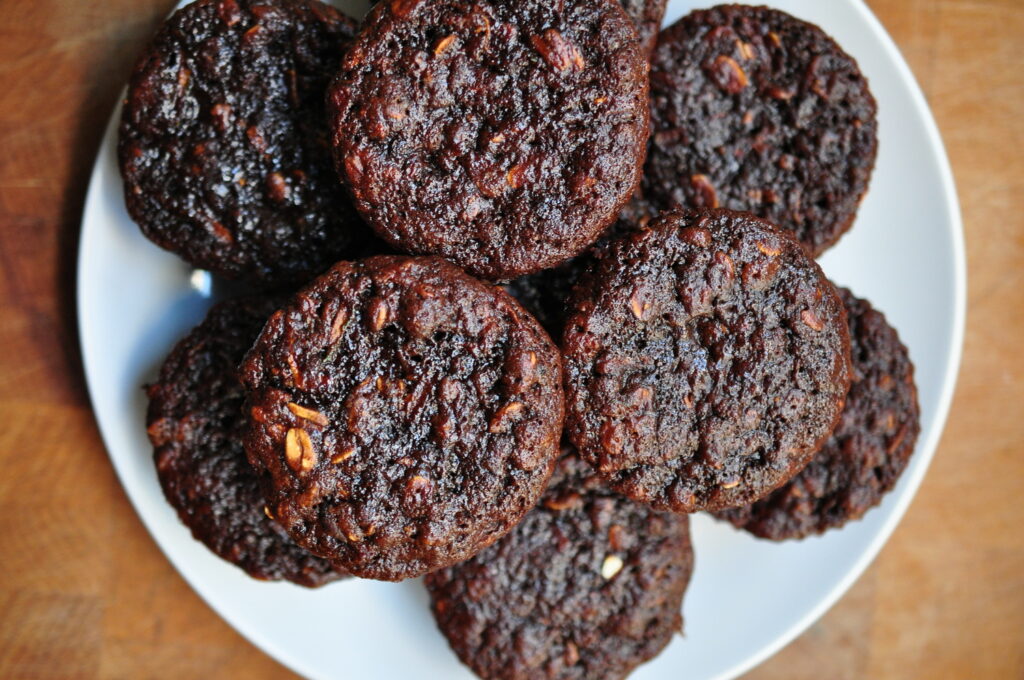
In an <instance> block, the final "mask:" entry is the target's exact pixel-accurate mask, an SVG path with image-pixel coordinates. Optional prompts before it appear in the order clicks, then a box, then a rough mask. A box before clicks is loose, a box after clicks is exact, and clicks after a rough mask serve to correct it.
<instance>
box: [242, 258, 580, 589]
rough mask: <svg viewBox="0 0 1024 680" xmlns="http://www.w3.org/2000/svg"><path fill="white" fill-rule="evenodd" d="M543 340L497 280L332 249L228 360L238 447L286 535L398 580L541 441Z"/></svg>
mask: <svg viewBox="0 0 1024 680" xmlns="http://www.w3.org/2000/svg"><path fill="white" fill-rule="evenodd" d="M560 370H561V364H560V360H559V356H558V351H557V348H556V347H555V346H554V344H553V343H552V341H551V339H550V338H549V337H548V336H547V334H546V333H544V331H543V329H542V328H541V327H540V325H539V324H538V323H537V322H536V320H535V319H533V318H532V317H531V316H530V315H529V314H527V313H526V311H525V310H524V309H523V308H522V307H521V306H520V305H519V304H518V303H517V302H516V301H515V300H513V299H512V298H511V297H510V296H508V295H507V294H506V293H505V292H504V291H502V290H501V289H499V288H498V287H496V286H493V285H490V284H486V283H483V282H481V281H478V280H476V279H473V278H472V277H470V276H468V275H466V274H465V273H463V272H462V271H461V270H459V269H458V268H457V267H455V266H454V265H452V264H450V263H448V262H446V261H444V260H442V259H441V258H435V257H420V258H413V257H394V256H382V257H373V258H369V259H367V260H363V261H360V262H341V263H338V264H337V265H335V266H334V267H333V268H332V269H331V270H329V271H328V272H327V273H326V274H324V275H323V276H321V277H320V278H318V279H316V280H315V281H314V282H313V283H311V284H310V285H309V286H307V287H306V288H305V289H304V290H303V291H301V292H300V293H299V294H298V295H297V296H296V297H294V298H293V299H292V300H291V301H290V302H289V303H288V304H287V305H286V306H285V307H284V309H283V310H282V311H280V312H279V313H277V314H275V315H274V316H273V317H271V319H270V321H269V322H268V324H267V326H266V328H265V329H264V331H263V333H262V334H261V335H260V337H259V339H258V340H257V341H256V343H255V345H254V346H253V349H252V350H251V351H250V352H249V354H248V356H247V357H246V359H245V362H244V363H243V364H242V368H241V371H242V376H243V381H244V382H245V384H246V386H247V388H248V390H249V402H248V403H249V406H250V408H251V411H250V416H251V426H250V428H249V431H248V433H247V434H246V440H245V445H246V449H247V451H248V453H249V459H250V461H251V462H252V463H253V465H254V466H256V467H257V468H258V469H259V470H260V471H261V473H262V474H264V475H265V481H266V487H265V488H266V489H267V493H268V497H269V499H270V504H271V508H272V509H274V514H275V516H276V517H277V519H278V521H279V522H280V523H281V524H282V525H283V526H284V527H285V528H286V529H287V530H288V531H289V533H290V534H291V536H292V537H293V538H294V539H295V541H296V542H298V543H299V544H300V545H302V546H303V547H306V548H307V549H309V550H311V551H312V552H314V553H315V554H318V555H321V556H323V557H326V558H330V559H331V560H332V561H337V562H338V563H339V564H342V565H343V566H345V567H346V568H347V569H349V570H350V571H351V572H352V573H353V574H355V575H358V576H364V577H367V578H376V579H382V580H400V579H404V578H410V577H413V576H418V575H420V574H424V573H426V572H428V571H431V570H433V569H437V568H440V567H444V566H448V565H450V564H453V563H455V562H458V561H460V560H463V559H466V558H468V557H470V556H471V555H473V554H475V553H476V552H478V551H479V550H481V549H482V548H484V547H486V546H487V545H490V544H491V543H492V542H494V541H495V540H497V539H498V538H499V537H500V536H501V535H502V534H504V533H505V532H507V531H508V530H509V529H511V528H512V526H514V525H515V523H516V522H518V521H519V519H520V518H521V517H522V516H523V514H524V513H525V512H526V511H527V510H528V509H529V508H530V507H532V506H533V504H534V503H535V502H536V500H537V498H538V497H539V496H540V494H541V492H542V491H543V490H544V486H545V484H546V483H547V480H548V477H549V476H550V474H551V470H552V467H553V465H554V463H555V460H556V459H557V457H558V440H559V434H560V432H561V427H562V411H563V403H564V399H563V395H562V386H561V375H560Z"/></svg>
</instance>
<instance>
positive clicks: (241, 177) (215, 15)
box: [118, 0, 370, 286]
mask: <svg viewBox="0 0 1024 680" xmlns="http://www.w3.org/2000/svg"><path fill="white" fill-rule="evenodd" d="M354 34H355V25H354V23H353V22H352V21H351V20H350V19H348V18H346V17H345V16H343V15H342V14H340V13H339V12H337V11H336V10H334V9H333V8H331V7H329V6H327V5H324V4H322V3H320V2H317V1H316V0H197V1H196V2H193V3H191V4H189V5H187V6H185V7H184V8H182V9H180V10H178V11H177V12H175V13H174V15H173V16H171V18H170V19H168V20H167V22H166V23H165V24H164V26H163V27H162V28H161V29H160V31H159V32H158V33H157V35H156V37H155V38H154V39H153V41H152V42H151V43H150V45H149V46H148V47H147V48H146V50H145V51H144V52H143V54H142V56H141V58H140V59H139V62H138V64H137V66H136V67H135V71H134V73H133V74H132V77H131V81H130V83H129V85H128V95H127V98H126V99H125V102H124V110H123V112H122V118H121V127H120V134H119V140H118V155H119V159H120V165H121V174H122V176H123V177H124V182H125V201H126V204H127V207H128V213H129V214H130V215H131V217H132V219H134V220H135V221H136V222H137V223H138V224H139V226H140V227H141V228H142V231H143V233H144V234H145V235H146V236H147V237H148V238H149V239H151V240H152V241H154V242H155V243H156V244H157V245H159V246H161V247H163V248H166V249H167V250H170V251H172V252H174V253H176V254H178V255H180V256H181V257H182V258H184V259H185V260H187V261H188V262H189V263H191V264H192V265H194V266H196V267H201V268H203V269H208V270H210V271H212V272H215V273H217V274H220V275H222V276H225V277H228V278H232V279H241V280H244V281H247V282H249V283H255V284H258V285H260V286H278V285H283V284H296V283H304V282H305V281H307V280H308V279H309V278H310V277H311V276H313V275H315V274H317V273H319V272H321V271H323V270H324V269H326V268H327V267H328V266H329V265H330V264H332V263H333V262H335V261H336V260H338V259H339V258H340V257H341V256H343V255H348V254H352V253H355V252H357V251H359V250H360V249H361V248H362V247H363V245H364V242H365V241H367V240H368V239H369V238H370V232H369V230H368V229H367V228H366V226H365V225H364V224H363V222H362V220H361V219H360V218H359V216H358V214H357V213H356V211H355V210H354V209H353V208H352V206H351V203H350V201H349V199H348V198H347V197H346V196H345V195H344V191H343V190H342V188H341V187H339V186H338V181H337V176H336V175H335V172H334V168H333V167H332V161H331V154H330V148H329V145H328V140H327V122H326V117H325V110H324V95H325V92H326V89H327V84H328V82H329V80H330V79H331V77H332V76H333V75H334V74H335V73H336V72H337V70H338V64H339V62H340V61H341V55H342V53H343V51H344V50H345V48H346V46H347V45H348V43H349V41H350V40H351V39H352V37H353V35H354Z"/></svg>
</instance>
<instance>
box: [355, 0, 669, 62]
mask: <svg viewBox="0 0 1024 680" xmlns="http://www.w3.org/2000/svg"><path fill="white" fill-rule="evenodd" d="M377 1H378V0H370V5H371V6H372V5H376V4H377ZM667 3H668V0H620V1H619V4H621V5H622V9H624V10H626V16H628V17H629V18H630V19H632V20H633V25H634V26H635V27H636V31H637V34H638V35H639V36H640V47H641V49H642V50H643V52H644V54H650V53H651V52H653V51H654V46H655V45H656V44H657V42H658V33H659V32H660V31H661V22H662V20H664V18H665V5H666V4H667Z"/></svg>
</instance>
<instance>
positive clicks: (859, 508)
mask: <svg viewBox="0 0 1024 680" xmlns="http://www.w3.org/2000/svg"><path fill="white" fill-rule="evenodd" d="M839 292H840V294H841V295H842V297H843V302H844V304H845V305H846V315H847V318H848V320H849V324H850V342H851V345H852V355H853V382H852V384H851V385H850V394H849V396H848V397H847V398H846V407H845V408H844V409H843V415H842V418H841V419H840V420H839V425H838V426H837V427H836V430H835V432H833V433H832V436H831V437H830V438H829V440H828V441H827V442H826V443H825V445H824V446H823V447H822V449H821V451H819V452H818V454H817V455H816V456H815V457H814V459H813V460H812V461H811V462H810V464H809V465H808V466H807V467H806V468H804V470H803V471H802V472H801V473H800V474H798V475H797V476H796V477H794V478H793V479H792V480H790V481H789V482H788V483H787V484H785V485H784V486H783V487H781V488H780V489H778V490H776V491H774V492H773V493H772V494H771V495H769V496H768V497H767V498H763V499H761V500H759V501H757V502H756V503H754V504H752V505H748V506H744V507H741V508H732V509H729V510H723V511H722V512H719V513H715V516H716V517H719V518H720V519H726V520H728V521H730V522H732V523H733V524H734V525H735V526H737V527H740V528H741V529H746V530H747V531H749V532H750V533H752V534H754V535H755V536H760V537H761V538H770V539H773V540H777V541H778V540H783V539H787V538H803V537H805V536H809V535H811V534H820V533H823V532H825V531H826V530H828V529H832V528H837V527H841V526H843V525H844V524H846V523H847V522H848V521H850V520H854V519H858V518H860V517H862V516H863V515H864V513H865V512H867V511H868V510H870V509H871V508H873V507H874V506H876V505H878V504H879V503H880V502H881V500H882V496H884V495H885V494H886V493H888V492H889V491H890V490H892V488H893V487H894V486H895V485H896V482H897V480H899V477H900V475H901V474H902V473H903V470H904V469H905V468H906V467H907V463H908V462H909V460H910V456H911V454H912V453H913V452H914V445H915V444H916V443H917V435H918V433H919V432H920V430H921V425H920V410H919V408H918V405H917V388H916V387H915V386H914V365H913V364H912V363H911V361H910V356H909V355H908V353H907V348H906V347H905V346H904V345H903V343H902V342H900V338H899V336H898V335H897V334H896V330H895V329H894V328H893V327H892V326H890V325H889V324H888V323H887V322H886V320H885V316H883V315H882V313H881V312H879V311H876V310H875V309H874V308H872V307H871V305H870V303H868V302H867V301H866V300H862V299H860V298H857V297H854V295H853V294H852V293H850V291H848V290H846V289H845V288H840V289H839Z"/></svg>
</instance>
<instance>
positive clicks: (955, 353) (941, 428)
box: [75, 0, 968, 680]
mask: <svg viewBox="0 0 1024 680" xmlns="http://www.w3.org/2000/svg"><path fill="white" fill-rule="evenodd" d="M848 2H849V3H850V5H851V6H852V8H853V9H854V10H855V11H856V12H857V13H858V14H859V15H860V17H861V18H862V19H863V20H864V22H865V24H866V25H867V26H868V27H869V29H870V31H871V32H872V34H873V35H874V37H876V38H877V39H878V41H879V43H880V44H881V46H882V48H883V50H884V52H885V57H886V58H887V60H888V61H889V62H890V63H891V64H892V65H893V66H894V67H895V75H896V76H897V78H898V80H899V81H900V83H901V84H902V86H903V87H904V88H905V89H906V91H907V94H908V95H909V97H910V99H911V100H912V104H913V108H914V112H915V113H916V114H917V115H918V116H920V118H921V120H922V121H923V123H924V126H923V130H922V131H923V133H924V135H925V137H926V138H927V142H928V151H929V152H930V154H931V156H932V157H933V159H934V161H935V163H934V164H935V168H936V169H937V171H938V175H939V181H940V184H941V193H942V196H943V199H944V203H945V206H944V207H945V210H946V212H947V213H948V215H949V223H948V225H946V226H947V227H948V231H949V232H950V233H949V236H950V245H951V248H952V252H951V255H952V266H953V275H954V282H953V298H952V300H951V303H952V334H951V338H950V351H949V354H948V356H947V358H946V362H945V367H944V371H945V375H944V379H943V382H942V387H941V391H940V394H939V395H938V401H937V405H936V411H935V424H936V426H935V427H934V428H933V429H932V431H931V432H930V433H929V436H928V437H926V438H925V439H924V441H922V442H919V443H918V447H919V449H918V454H917V455H918V456H920V457H921V458H923V459H924V460H923V462H921V463H919V464H918V465H917V466H916V467H915V468H914V469H913V470H911V471H908V472H909V475H906V476H905V477H904V479H905V481H903V483H904V484H905V489H904V491H903V492H902V493H901V495H900V496H899V497H898V498H897V499H896V504H895V505H894V507H893V508H892V509H891V511H890V514H889V516H888V517H887V518H886V521H885V522H884V523H883V524H882V525H881V526H880V527H879V529H878V531H877V532H876V533H875V535H874V536H873V538H872V539H871V541H870V543H869V545H868V546H867V548H866V549H865V550H864V551H863V552H862V553H861V554H860V555H858V556H857V559H855V560H853V561H852V562H851V564H850V565H849V567H848V568H847V569H846V572H845V574H844V575H843V577H842V578H841V579H839V580H838V581H837V583H836V585H835V586H834V587H833V588H832V589H831V590H830V591H829V593H828V594H827V595H826V596H825V597H822V598H821V599H820V600H819V601H818V603H817V604H816V605H815V606H814V607H812V608H810V609H809V610H808V611H807V612H806V613H805V614H804V615H803V616H802V617H801V618H799V619H798V620H797V621H795V622H794V623H793V624H792V625H790V626H789V628H787V629H786V630H784V631H782V632H781V633H780V634H778V635H776V636H775V638H774V639H773V641H772V642H771V643H769V644H766V645H764V646H763V647H762V648H761V649H759V650H758V651H757V652H755V653H753V654H750V655H749V656H747V657H746V658H745V659H743V660H741V661H739V662H737V663H735V664H733V665H732V666H730V667H728V668H727V669H726V670H724V671H722V672H721V673H719V674H718V675H717V676H713V680H729V679H731V678H735V677H737V676H739V675H742V674H743V673H746V672H748V671H750V670H751V669H753V668H755V667H757V666H759V665H760V664H762V663H763V662H764V661H766V660H767V659H768V658H770V657H772V656H774V655H775V654H776V653H778V652H779V651H780V650H781V649H783V648H784V647H786V646H788V645H789V644H790V643H791V642H792V641H793V640H794V639H795V638H796V637H797V636H799V635H800V634H801V633H803V632H805V631H806V630H807V629H808V628H809V627H810V626H811V625H812V624H813V623H814V622H815V621H817V620H818V619H820V618H821V617H822V616H823V615H824V614H825V613H826V612H827V611H828V610H829V609H831V608H832V607H833V606H834V605H835V603H836V602H838V600H839V599H840V598H842V597H843V595H845V594H846V593H847V592H848V591H849V589H850V587H851V586H852V585H853V583H854V582H856V581H857V579H859V578H860V576H861V575H862V574H863V573H864V571H865V570H866V569H867V568H868V566H870V565H871V563H872V562H873V561H874V560H875V558H877V556H878V554H879V552H880V551H881V549H882V548H883V547H884V546H885V544H886V543H888V541H889V539H890V538H891V536H892V533H893V532H894V531H895V529H896V527H897V526H898V525H899V524H900V522H901V521H902V520H903V517H904V515H905V514H906V512H907V509H908V508H909V506H910V504H911V502H913V500H914V498H916V496H917V493H918V491H919V489H920V485H921V483H922V481H923V479H924V476H925V474H926V473H927V471H928V469H929V468H930V467H931V463H932V461H933V459H934V457H935V453H936V451H937V448H938V445H939V443H940V441H941V439H942V436H943V434H944V433H945V430H946V425H947V423H948V417H949V411H950V408H951V406H952V401H953V396H954V394H955V391H956V385H957V382H958V379H959V372H960V367H961V363H962V356H963V344H964V334H965V328H966V312H967V285H968V284H967V261H966V245H965V236H964V229H963V216H962V214H961V212H960V202H959V197H958V194H957V191H956V182H955V179H954V175H953V170H952V167H951V165H950V162H949V156H948V154H947V152H946V148H945V144H944V143H943V141H942V137H941V134H940V132H939V128H938V124H937V122H936V120H935V117H934V115H933V113H932V110H931V107H930V106H929V105H928V102H927V99H926V97H925V95H924V92H923V91H922V89H921V87H920V85H919V84H918V82H917V79H916V78H915V77H914V75H913V72H912V71H911V69H910V66H909V64H908V63H907V61H906V60H905V59H904V57H903V54H902V53H901V52H900V50H899V47H898V46H897V45H896V43H895V41H894V40H893V38H892V36H890V35H889V33H888V31H887V30H886V29H885V27H884V25H883V24H882V23H881V21H880V20H879V19H878V17H877V16H876V15H875V14H874V12H873V11H872V10H871V9H870V7H869V6H868V5H867V3H866V2H865V0H848ZM172 11H173V10H172ZM123 94H124V90H122V95H121V96H120V97H119V98H118V103H117V104H116V105H115V106H114V107H113V110H112V112H111V115H110V118H109V120H108V123H107V125H106V126H105V127H104V128H103V133H102V135H100V137H99V139H100V140H106V139H108V136H109V135H110V134H111V133H114V134H116V130H117V126H118V123H119V120H120V111H121V107H122V105H121V101H122V100H123ZM103 156H104V154H103V144H102V143H101V145H100V147H99V150H98V151H97V154H96V159H95V160H94V162H93V164H92V169H91V172H90V178H89V185H88V190H87V192H86V198H85V202H84V203H83V208H82V218H81V221H80V227H79V245H78V254H77V257H76V274H75V287H76V290H75V306H76V313H75V319H76V324H77V328H76V330H77V332H78V338H79V350H80V352H81V357H82V372H83V374H84V376H85V382H86V388H87V392H88V395H89V405H90V408H91V410H92V415H93V418H94V420H95V421H96V425H97V429H98V431H99V434H100V439H101V441H102V442H103V446H104V449H105V450H106V453H107V456H108V458H109V459H110V462H111V465H112V467H113V468H114V472H115V474H116V475H117V479H118V482H119V484H120V487H121V489H122V491H123V492H124V494H125V496H126V497H127V498H128V501H129V503H130V504H131V506H132V508H133V510H134V511H135V514H136V515H137V517H138V519H139V520H140V522H141V523H142V525H143V526H144V527H145V529H146V531H147V533H148V534H149V536H150V538H151V539H152V540H153V542H154V543H155V544H156V546H157V548H158V549H159V550H160V552H161V553H162V554H163V555H164V557H165V559H167V561H168V562H170V564H171V565H172V566H173V567H174V569H175V571H176V572H177V573H178V575H179V576H180V577H181V578H182V579H183V580H184V581H185V582H186V583H187V584H188V586H189V588H190V589H191V590H192V591H193V592H194V593H195V594H196V595H198V596H199V598H200V599H201V600H202V601H203V602H204V603H205V604H206V606H207V607H209V608H210V609H211V610H213V612H215V613H216V614H217V616H219V617H220V618H221V619H223V620H224V621H225V622H226V623H227V624H228V625H230V626H231V627H232V628H233V629H234V630H235V631H237V632H238V633H239V634H240V635H241V636H242V637H244V638H245V639H246V641H247V642H249V643H250V644H252V645H253V646H255V647H256V648H257V649H259V650H260V651H262V652H263V653H265V654H267V655H269V656H270V657H271V658H273V659H274V660H275V661H277V662H278V663H281V664H282V665H284V666H286V667H287V668H289V669H290V670H292V671H293V672H295V673H298V674H300V675H303V676H304V677H318V675H317V674H316V673H311V672H309V671H312V670H313V669H310V668H308V667H307V666H306V664H305V663H304V660H303V659H302V658H300V657H298V656H297V655H296V654H294V653H293V652H292V651H291V650H290V649H288V648H285V647H284V646H281V645H279V644H278V643H277V641H276V640H274V639H272V638H270V637H268V636H266V635H264V634H263V633H262V632H261V631H257V630H255V629H254V628H252V627H250V624H249V622H248V620H246V619H243V618H241V617H237V616H235V615H234V613H231V614H229V613H228V612H227V611H225V609H223V608H222V607H220V606H218V605H216V604H214V602H213V601H212V600H211V599H210V598H209V597H207V595H206V593H205V587H203V586H201V585H200V584H199V583H198V582H197V580H194V579H193V578H192V577H191V576H190V575H188V572H187V570H186V569H184V568H183V565H179V563H178V561H177V560H175V559H174V558H173V557H172V556H171V554H170V553H169V552H168V551H167V550H166V549H165V548H164V545H163V543H162V542H161V540H160V538H159V537H158V536H157V534H156V532H155V530H154V528H153V527H152V526H151V523H150V522H148V521H147V520H146V517H145V515H144V514H143V512H142V510H141V508H140V505H139V502H138V501H137V500H136V494H137V493H138V490H137V489H134V487H132V486H131V485H130V484H128V483H127V482H126V479H125V476H124V471H123V470H122V468H121V466H120V465H119V464H118V460H117V458H116V457H115V456H114V455H113V454H112V448H111V446H110V441H111V439H112V435H111V432H112V430H110V431H109V432H108V427H107V426H105V421H104V420H103V419H102V417H101V416H100V413H101V410H100V409H99V408H98V407H97V406H98V402H99V397H98V394H97V392H98V388H97V387H96V385H97V384H98V382H97V381H98V379H97V378H96V376H95V375H94V374H93V368H91V366H92V365H93V364H92V362H90V361H88V359H87V357H89V356H92V354H93V350H92V348H91V345H90V340H89V338H91V337H92V333H86V332H84V330H83V329H85V328H87V327H89V324H90V321H89V320H88V319H86V318H85V316H84V311H83V310H84V309H85V308H86V307H87V306H88V305H87V303H86V298H85V291H86V290H87V289H88V286H87V285H83V280H84V271H85V270H86V268H87V267H86V266H85V264H84V263H85V258H86V247H85V246H86V239H85V238H84V236H85V233H86V229H87V227H88V225H87V223H86V219H85V218H86V216H87V215H89V214H91V213H92V212H93V211H94V210H95V208H94V206H95V205H97V204H98V203H100V202H101V201H102V196H101V195H100V186H99V185H100V184H101V183H100V182H98V181H97V177H98V176H99V175H100V174H101V173H102V167H101V165H100V163H101V162H102V160H103ZM140 498H141V496H140Z"/></svg>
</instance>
